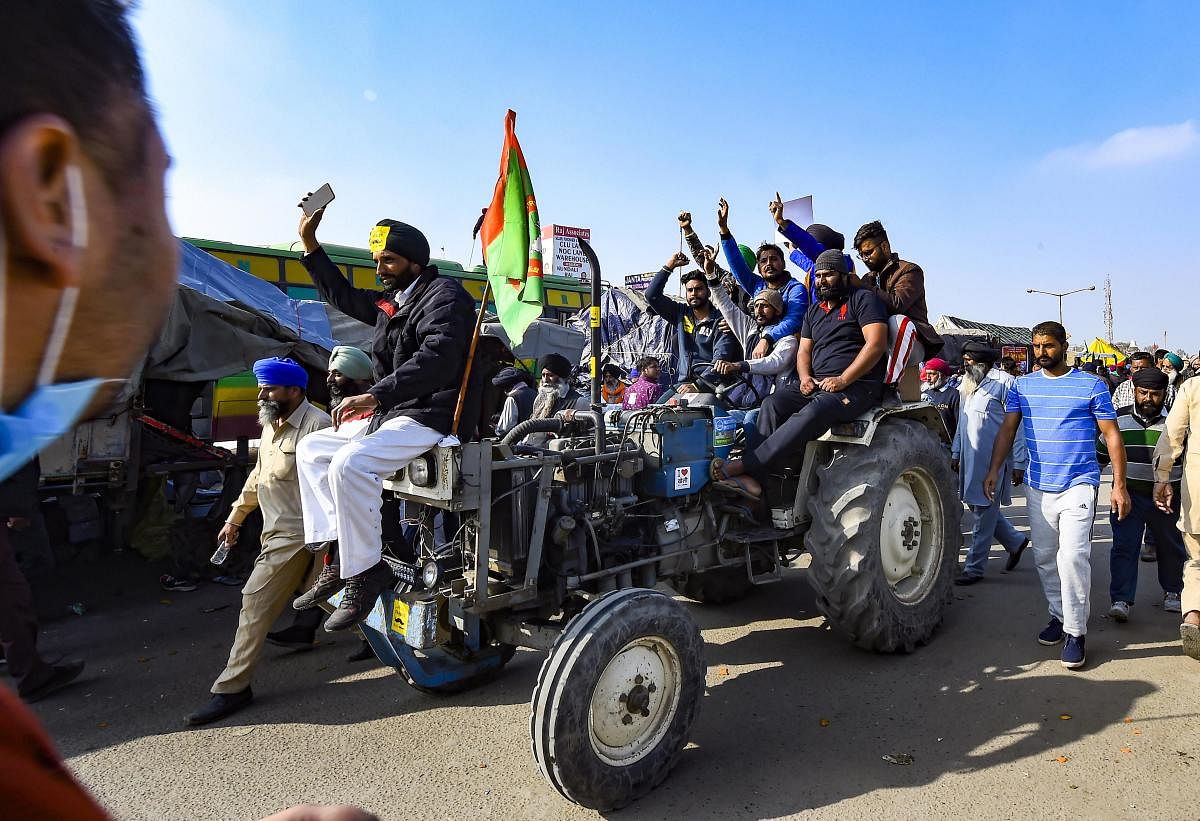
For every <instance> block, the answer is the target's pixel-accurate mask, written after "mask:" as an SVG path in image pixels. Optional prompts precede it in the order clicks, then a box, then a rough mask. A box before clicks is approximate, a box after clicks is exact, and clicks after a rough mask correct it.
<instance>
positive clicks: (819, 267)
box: [813, 248, 850, 274]
mask: <svg viewBox="0 0 1200 821" xmlns="http://www.w3.org/2000/svg"><path fill="white" fill-rule="evenodd" d="M819 271H837V272H838V273H841V274H848V273H850V266H848V265H847V264H846V255H845V254H843V253H842V252H841V251H839V250H837V249H836V248H830V249H829V250H828V251H822V252H821V254H820V256H818V257H817V259H816V264H815V265H814V266H813V273H814V274H815V273H817V272H819Z"/></svg>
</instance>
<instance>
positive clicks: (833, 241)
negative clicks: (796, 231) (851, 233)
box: [806, 222, 846, 251]
mask: <svg viewBox="0 0 1200 821" xmlns="http://www.w3.org/2000/svg"><path fill="white" fill-rule="evenodd" d="M806 230H807V231H808V233H809V234H810V235H812V238H813V239H815V240H816V241H817V242H819V243H821V244H822V245H824V246H825V248H826V250H828V249H830V248H836V249H837V250H839V251H845V250H846V238H845V237H844V236H842V235H841V234H839V233H838V232H837V231H834V230H833V229H832V228H830V227H829V226H828V225H822V224H821V223H819V222H814V223H813V224H812V225H810V226H808V228H807V229H806Z"/></svg>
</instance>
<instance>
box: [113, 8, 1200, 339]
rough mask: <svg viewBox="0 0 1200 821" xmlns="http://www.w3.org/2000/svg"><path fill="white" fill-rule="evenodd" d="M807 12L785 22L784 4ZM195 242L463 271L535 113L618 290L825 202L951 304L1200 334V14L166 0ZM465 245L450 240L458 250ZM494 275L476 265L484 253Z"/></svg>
mask: <svg viewBox="0 0 1200 821" xmlns="http://www.w3.org/2000/svg"><path fill="white" fill-rule="evenodd" d="M785 9H786V10H785ZM135 20H136V22H137V25H138V29H139V32H140V36H141V38H142V45H143V50H144V53H145V57H146V62H147V69H148V72H149V75H150V84H151V91H152V95H153V97H154V99H155V102H156V104H157V106H158V108H159V111H160V113H161V121H162V125H163V130H164V132H165V135H166V138H167V141H168V144H169V146H170V149H171V153H172V155H173V157H174V158H175V168H174V170H173V172H172V178H171V184H170V194H171V201H170V209H171V214H172V217H173V222H174V227H175V230H176V232H177V233H179V234H181V235H187V236H200V237H205V238H209V239H221V240H227V241H232V242H245V243H251V244H259V243H277V242H287V241H290V240H292V239H294V238H295V229H296V220H297V215H298V211H297V209H296V208H295V205H296V202H297V201H298V198H299V196H300V195H302V194H304V192H306V191H309V190H313V189H315V188H316V186H318V185H320V184H321V183H323V182H326V181H329V182H331V183H332V184H333V187H334V189H335V190H336V192H337V195H338V199H337V202H335V203H334V204H333V205H332V206H331V207H330V209H329V211H328V213H327V215H326V219H325V224H324V225H323V226H322V238H323V239H325V240H327V241H329V242H337V243H344V244H350V245H359V246H363V245H365V244H366V236H367V233H368V230H369V227H370V226H371V225H372V224H373V223H374V222H375V221H376V220H377V219H379V218H381V217H384V216H388V217H393V218H396V219H401V220H404V221H407V222H411V223H413V224H415V225H417V226H419V227H421V228H422V229H423V230H424V231H425V232H426V235H427V236H428V237H429V239H430V244H431V245H432V246H433V248H434V254H435V255H444V256H446V257H448V258H450V259H458V260H460V261H463V262H466V260H467V257H468V254H469V253H470V251H471V239H470V229H471V227H472V225H473V224H474V221H475V218H476V217H477V216H478V213H479V209H480V208H481V207H483V206H484V205H486V204H487V202H488V200H489V198H490V195H491V190H492V187H493V186H494V184H495V180H496V172H497V166H498V161H499V152H500V145H501V139H502V125H503V117H504V112H505V110H506V109H508V108H513V109H515V110H516V111H517V113H518V120H517V133H518V136H519V137H520V139H521V144H522V147H523V149H524V151H525V156H526V159H527V160H528V162H529V166H530V171H531V174H532V178H533V183H534V187H535V190H536V192H537V197H538V203H539V206H540V212H541V217H542V222H543V224H549V223H555V222H557V223H563V224H567V225H576V226H585V227H589V228H591V229H592V231H593V246H594V247H595V249H596V251H597V253H598V255H599V257H600V261H601V264H602V267H603V270H604V274H605V278H606V279H610V280H613V279H619V278H620V277H621V276H622V275H624V274H627V273H633V272H640V271H650V270H655V269H657V268H658V267H659V266H660V265H661V264H662V262H663V261H664V260H665V259H666V258H667V257H668V256H669V255H670V254H671V253H672V252H673V251H675V250H676V249H677V248H678V244H679V235H678V230H677V229H676V227H675V214H676V213H677V212H678V211H679V210H680V209H684V208H686V209H689V210H691V211H693V212H694V213H695V214H696V224H697V228H698V230H699V231H700V232H701V235H702V236H704V237H705V238H712V237H714V236H715V233H716V228H715V217H714V212H715V207H716V202H717V199H718V198H719V197H720V196H722V195H723V196H725V197H727V198H728V199H729V201H730V203H731V210H732V213H731V218H730V224H731V227H732V229H733V231H734V233H735V235H736V236H737V237H738V238H739V240H741V241H743V242H745V243H747V244H750V245H755V244H757V243H758V242H759V241H762V240H764V239H766V238H768V237H769V235H770V229H771V222H770V217H769V215H768V213H767V209H766V204H767V202H768V201H769V200H770V198H771V197H772V196H773V195H774V192H775V191H776V190H778V191H780V192H781V193H782V194H783V196H784V198H785V199H788V198H791V197H795V196H801V195H804V194H812V195H813V196H814V206H815V212H816V218H817V220H819V221H821V222H825V223H828V224H830V225H832V226H833V227H835V228H837V229H838V230H840V231H842V232H843V233H844V234H846V235H847V237H848V238H849V237H850V236H852V235H853V233H854V231H855V230H856V229H857V227H858V226H859V225H861V224H862V223H864V222H867V221H869V220H872V219H880V220H882V221H883V223H884V225H885V226H886V227H887V228H888V230H889V233H890V235H891V238H892V245H893V248H894V249H895V250H896V251H898V252H899V253H900V254H901V256H903V257H904V258H905V259H910V260H912V261H914V262H917V263H919V264H920V265H922V267H923V268H924V269H925V272H926V276H927V290H928V297H929V306H930V312H931V314H932V315H933V316H934V317H935V318H936V316H938V315H940V314H943V313H948V314H953V315H958V316H964V317H968V318H971V319H977V320H981V321H991V322H996V323H1001V324H1023V325H1029V324H1032V323H1034V322H1037V321H1039V320H1042V319H1051V318H1055V315H1056V312H1057V308H1056V301H1055V300H1054V299H1052V298H1050V297H1045V296H1039V295H1029V294H1027V293H1026V289H1027V288H1041V289H1043V290H1048V291H1066V290H1070V289H1073V288H1079V287H1086V286H1088V285H1091V284H1095V285H1097V291H1096V292H1095V293H1084V294H1079V295H1076V296H1072V297H1068V298H1067V299H1066V300H1065V303H1064V305H1065V311H1064V313H1065V318H1066V324H1067V326H1068V329H1069V330H1070V331H1071V332H1072V336H1073V338H1074V339H1075V340H1082V339H1083V338H1085V337H1086V338H1091V337H1094V336H1096V335H1101V334H1102V333H1103V319H1102V312H1103V295H1102V294H1103V285H1104V277H1105V275H1106V274H1108V275H1111V277H1112V281H1113V294H1114V309H1115V314H1116V327H1115V330H1116V336H1117V338H1118V339H1130V338H1134V339H1137V340H1138V341H1139V342H1142V343H1143V344H1146V343H1149V342H1152V341H1153V342H1160V343H1161V341H1162V338H1163V333H1164V331H1165V332H1168V337H1167V343H1168V345H1169V346H1170V347H1172V348H1176V347H1183V348H1186V349H1188V350H1190V351H1193V352H1194V351H1196V350H1197V348H1200V327H1197V325H1198V323H1197V322H1196V306H1197V300H1196V298H1195V296H1194V294H1195V289H1196V288H1197V270H1198V269H1200V241H1198V239H1197V233H1198V227H1200V205H1197V192H1198V191H1200V60H1197V51H1198V46H1200V40H1198V39H1197V35H1196V31H1197V30H1198V29H1200V4H1197V3H1182V2H1181V3H1107V2H1098V3H1097V2H1093V3H1087V4H1084V3H1078V4H1075V3H1061V4H1044V3H1012V2H1007V3H983V2H975V3H969V4H948V3H904V4H887V5H884V4H873V3H819V4H817V3H805V4H782V5H781V4H779V3H740V4H732V3H713V2H693V3H687V4H675V3H656V4H648V3H604V4H586V5H585V4H572V3H518V4H514V3H473V2H458V3H401V2H382V1H380V2H374V1H372V2H367V0H362V1H361V2H355V0H345V1H344V2H338V3H316V2H302V1H301V0H292V2H284V0H256V2H254V3H245V2H232V0H204V1H203V2H202V1H201V0H142V6H141V8H140V9H139V10H138V11H137V12H136V14H135ZM443 248H444V252H443V251H442V249H443ZM474 256H475V261H476V262H478V259H479V250H478V248H476V249H475V251H474Z"/></svg>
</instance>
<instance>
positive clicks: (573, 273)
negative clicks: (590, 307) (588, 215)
mask: <svg viewBox="0 0 1200 821" xmlns="http://www.w3.org/2000/svg"><path fill="white" fill-rule="evenodd" d="M580 239H582V240H584V241H585V242H589V243H590V242H591V241H592V229H590V228H572V227H571V226H569V225H546V226H543V227H542V250H543V253H544V255H545V256H544V257H543V259H544V261H545V262H546V266H545V271H546V273H547V274H550V275H551V276H556V277H568V278H570V279H577V280H580V281H582V282H590V281H591V279H592V266H591V265H589V264H588V261H587V257H585V256H584V255H583V251H582V249H580V247H579V242H578V240H580Z"/></svg>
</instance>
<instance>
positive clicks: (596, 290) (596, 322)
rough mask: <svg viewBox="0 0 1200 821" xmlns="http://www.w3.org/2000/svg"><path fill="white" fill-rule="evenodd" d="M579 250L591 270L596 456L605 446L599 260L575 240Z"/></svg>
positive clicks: (582, 243)
mask: <svg viewBox="0 0 1200 821" xmlns="http://www.w3.org/2000/svg"><path fill="white" fill-rule="evenodd" d="M576 242H578V243H579V250H580V251H582V252H583V255H584V256H585V257H587V261H588V264H589V265H590V266H591V269H592V305H591V309H590V310H589V315H590V317H591V322H590V323H589V324H590V325H591V330H592V357H591V374H592V410H593V411H595V413H596V419H597V424H596V431H595V433H596V454H597V455H599V454H601V453H604V448H605V445H606V444H607V442H606V440H607V436H606V435H605V432H604V417H603V406H602V405H601V404H600V260H598V259H596V252H595V251H593V250H592V246H591V244H590V243H589V242H588V241H587V240H585V239H582V238H580V239H577V240H576Z"/></svg>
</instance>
